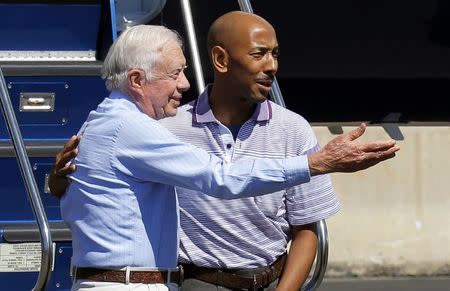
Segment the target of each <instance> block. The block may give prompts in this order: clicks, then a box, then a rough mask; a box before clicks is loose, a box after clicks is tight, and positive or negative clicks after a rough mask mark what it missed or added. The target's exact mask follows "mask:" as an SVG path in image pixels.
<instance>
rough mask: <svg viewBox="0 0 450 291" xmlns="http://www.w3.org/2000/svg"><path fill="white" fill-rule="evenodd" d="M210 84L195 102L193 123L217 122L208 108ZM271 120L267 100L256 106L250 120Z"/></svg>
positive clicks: (270, 109)
mask: <svg viewBox="0 0 450 291" xmlns="http://www.w3.org/2000/svg"><path fill="white" fill-rule="evenodd" d="M211 86H212V85H211V84H209V85H208V86H206V88H205V91H203V93H202V94H200V96H199V97H198V98H197V99H196V100H195V103H194V114H193V115H192V118H193V121H194V122H198V123H206V122H217V119H216V118H215V117H214V114H213V112H212V110H211V107H210V106H209V95H208V91H209V90H210V88H211ZM271 118H272V105H271V104H270V101H269V100H266V101H264V102H263V103H260V104H258V106H257V107H256V109H255V112H253V114H252V116H251V117H250V119H253V120H256V121H267V120H269V119H271Z"/></svg>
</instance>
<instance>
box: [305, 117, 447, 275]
mask: <svg viewBox="0 0 450 291" xmlns="http://www.w3.org/2000/svg"><path fill="white" fill-rule="evenodd" d="M355 127H356V126H352V127H343V129H344V132H348V131H349V130H351V129H353V128H355ZM314 130H315V132H316V134H317V137H318V139H319V141H320V143H321V145H324V144H326V142H327V141H329V140H330V139H332V138H333V137H334V135H332V134H331V133H330V131H329V130H328V128H327V127H324V126H314ZM400 130H401V132H402V134H403V136H404V140H403V141H399V144H400V146H401V150H400V152H399V153H398V155H397V156H396V157H395V158H394V159H393V160H390V161H386V162H384V163H381V164H378V165H377V166H375V167H374V168H371V169H368V170H365V171H362V172H358V173H352V174H344V173H339V174H333V175H332V179H333V183H334V187H335V190H336V192H337V193H338V196H339V198H340V202H341V205H342V210H341V211H340V212H339V213H338V214H337V215H335V216H334V217H332V218H330V219H329V220H327V225H328V230H329V241H330V248H329V252H330V253H329V263H328V269H327V276H396V275H399V276H400V275H450V126H448V125H447V126H403V127H400ZM385 138H389V136H388V135H387V133H386V132H385V131H384V129H383V128H382V127H379V126H373V127H372V126H371V127H368V130H367V132H366V134H365V135H364V136H363V137H362V138H361V141H369V140H375V139H385Z"/></svg>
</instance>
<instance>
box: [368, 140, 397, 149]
mask: <svg viewBox="0 0 450 291" xmlns="http://www.w3.org/2000/svg"><path fill="white" fill-rule="evenodd" d="M396 146H397V145H396V141H395V140H393V139H392V140H384V141H374V142H369V143H365V144H361V145H359V148H360V149H361V150H362V151H364V152H378V151H385V150H388V149H390V148H393V147H396ZM397 147H398V146H397Z"/></svg>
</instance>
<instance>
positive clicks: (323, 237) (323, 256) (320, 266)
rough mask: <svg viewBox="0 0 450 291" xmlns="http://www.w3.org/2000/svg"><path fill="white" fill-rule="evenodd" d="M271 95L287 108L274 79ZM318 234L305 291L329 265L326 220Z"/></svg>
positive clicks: (246, 6) (243, 3)
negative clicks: (315, 250) (313, 264)
mask: <svg viewBox="0 0 450 291" xmlns="http://www.w3.org/2000/svg"><path fill="white" fill-rule="evenodd" d="M238 2H239V7H240V9H241V10H242V11H244V12H248V13H253V9H252V4H251V3H250V0H238ZM270 95H271V96H272V99H273V101H274V102H275V103H277V104H278V105H280V106H282V107H285V108H286V105H285V103H284V99H283V95H282V94H281V90H280V86H278V81H277V79H276V78H274V80H273V83H272V90H271V91H270ZM315 228H316V234H317V239H318V242H317V253H316V265H315V268H314V273H313V275H312V276H311V277H309V278H308V279H307V281H306V282H305V284H303V286H302V290H304V291H312V290H317V288H319V286H320V284H321V283H322V280H323V277H324V275H325V271H326V269H327V263H328V231H327V225H326V223H325V220H321V221H319V222H316V223H315Z"/></svg>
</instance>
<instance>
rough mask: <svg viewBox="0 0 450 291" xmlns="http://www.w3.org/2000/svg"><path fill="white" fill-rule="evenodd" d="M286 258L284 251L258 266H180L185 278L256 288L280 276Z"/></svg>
mask: <svg viewBox="0 0 450 291" xmlns="http://www.w3.org/2000/svg"><path fill="white" fill-rule="evenodd" d="M286 258H287V254H286V253H284V254H283V255H281V256H280V257H278V259H277V260H276V261H275V262H274V263H273V264H271V265H269V266H265V267H260V268H242V269H227V268H209V267H200V266H196V265H193V264H182V267H183V271H184V278H185V279H190V278H191V279H197V280H201V281H204V282H207V283H211V284H214V285H218V286H224V287H227V288H234V289H248V290H256V289H258V288H263V287H266V286H268V285H269V284H270V283H272V282H273V281H275V280H276V279H278V278H279V277H280V276H281V273H282V271H283V267H284V264H285V262H286Z"/></svg>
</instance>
